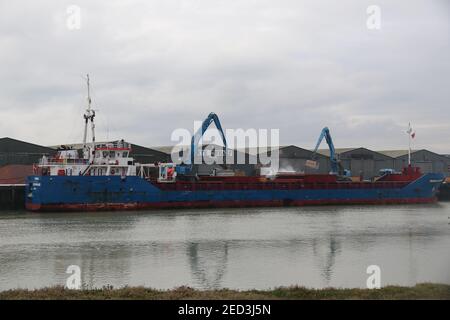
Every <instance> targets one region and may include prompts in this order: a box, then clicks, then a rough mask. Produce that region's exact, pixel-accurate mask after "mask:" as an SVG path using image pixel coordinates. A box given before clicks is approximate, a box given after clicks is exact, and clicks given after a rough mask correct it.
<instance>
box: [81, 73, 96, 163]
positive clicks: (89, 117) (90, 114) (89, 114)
mask: <svg viewBox="0 0 450 320" xmlns="http://www.w3.org/2000/svg"><path fill="white" fill-rule="evenodd" d="M86 81H87V93H88V96H87V101H88V106H87V109H86V112H85V113H84V115H83V117H84V135H83V149H84V157H85V158H86V159H90V158H91V152H89V150H88V147H87V141H86V138H87V129H88V122H89V121H90V122H91V131H92V150H94V148H95V124H94V118H95V110H93V109H92V108H91V102H92V100H91V88H90V83H89V74H87V77H86Z"/></svg>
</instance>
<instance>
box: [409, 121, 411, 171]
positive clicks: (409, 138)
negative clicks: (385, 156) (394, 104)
mask: <svg viewBox="0 0 450 320" xmlns="http://www.w3.org/2000/svg"><path fill="white" fill-rule="evenodd" d="M410 166H411V122H410V123H409V124H408V167H410Z"/></svg>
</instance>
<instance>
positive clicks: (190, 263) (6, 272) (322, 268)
mask: <svg viewBox="0 0 450 320" xmlns="http://www.w3.org/2000/svg"><path fill="white" fill-rule="evenodd" d="M449 215H450V204H448V205H439V206H428V207H423V206H404V207H402V206H394V207H389V206H386V207H369V206H368V207H361V208H357V207H339V208H334V207H326V208H286V209H283V208H282V209H279V208H277V209H274V208H272V209H271V208H269V209H254V210H253V209H252V210H246V211H245V212H243V211H240V210H211V211H207V210H200V211H194V210H193V211H163V212H138V213H129V212H127V213H118V212H115V213H101V214H94V215H93V214H92V213H91V214H70V215H66V214H61V215H29V214H22V215H20V214H19V215H18V214H16V215H5V214H1V215H0V290H4V289H9V288H15V287H29V288H33V287H42V286H49V285H56V284H58V285H63V284H65V281H66V279H67V277H68V275H67V274H66V273H65V271H66V269H67V267H68V266H69V265H72V264H74V265H79V266H80V267H81V269H82V282H83V284H84V285H86V286H91V287H101V286H104V285H108V284H111V285H114V286H125V285H131V286H135V285H145V286H150V287H156V288H172V287H175V286H180V285H189V286H192V287H196V288H202V289H217V288H222V287H227V288H238V289H250V288H257V289H264V288H273V287H277V286H281V285H285V286H289V285H304V286H309V287H328V286H340V287H363V286H365V283H366V279H367V274H366V268H367V266H368V265H371V264H377V265H379V266H380V267H381V270H382V284H383V285H384V284H390V283H394V284H403V285H413V284H415V283H417V282H423V281H427V282H430V281H431V282H445V283H450V271H449V270H450V254H449V252H450V250H449V249H450V228H449V225H448V216H449Z"/></svg>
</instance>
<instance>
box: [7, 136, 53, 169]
mask: <svg viewBox="0 0 450 320" xmlns="http://www.w3.org/2000/svg"><path fill="white" fill-rule="evenodd" d="M54 153H55V150H54V149H52V148H48V147H44V146H39V145H36V144H33V143H28V142H24V141H20V140H16V139H12V138H8V137H5V138H1V139H0V166H3V165H7V164H33V163H36V162H38V161H39V159H40V158H41V157H42V156H43V155H52V154H54Z"/></svg>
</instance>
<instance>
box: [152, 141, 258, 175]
mask: <svg viewBox="0 0 450 320" xmlns="http://www.w3.org/2000/svg"><path fill="white" fill-rule="evenodd" d="M208 147H210V145H203V146H202V148H203V153H204V155H205V156H207V155H208V154H209V153H210V151H209V150H205V149H206V148H208ZM215 147H216V149H215V150H216V152H218V154H217V156H220V157H222V155H223V152H224V150H223V146H218V145H216V146H215ZM153 148H154V149H156V150H158V151H161V152H164V153H166V155H167V156H168V158H169V161H171V152H172V149H173V148H174V146H161V147H153ZM179 149H181V150H180V151H179V152H178V155H177V156H178V157H179V158H183V154H184V153H185V152H190V147H189V146H181V147H179ZM226 152H227V159H228V158H231V159H232V160H233V164H227V166H226V167H227V168H228V169H232V170H236V171H238V172H240V173H241V174H243V175H247V176H251V175H255V174H256V167H257V166H256V163H257V162H256V161H257V157H256V156H254V155H251V154H249V153H247V152H244V151H242V150H235V149H227V151H226ZM212 156H213V157H214V154H213V155H212ZM214 169H216V170H221V169H224V166H222V165H217V164H206V163H203V164H200V165H198V167H197V170H198V171H197V172H198V174H199V175H210V174H211V173H212V172H213V170H214Z"/></svg>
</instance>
